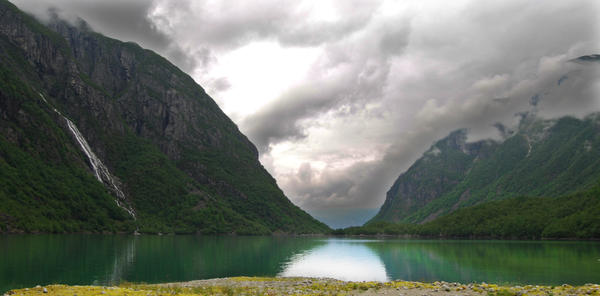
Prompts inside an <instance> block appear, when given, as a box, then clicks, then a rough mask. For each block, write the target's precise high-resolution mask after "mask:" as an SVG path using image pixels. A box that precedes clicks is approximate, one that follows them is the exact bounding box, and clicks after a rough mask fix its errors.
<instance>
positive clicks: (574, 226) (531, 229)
mask: <svg viewBox="0 0 600 296" xmlns="http://www.w3.org/2000/svg"><path fill="white" fill-rule="evenodd" d="M334 234H337V235H360V234H364V235H378V234H384V235H413V236H421V237H445V238H495V239H600V186H596V187H594V188H593V189H592V190H589V191H586V192H581V193H576V194H572V195H568V196H562V197H545V198H542V197H516V198H509V199H505V200H500V201H492V202H487V203H483V204H480V205H477V206H473V207H469V208H463V209H459V210H457V211H455V212H453V213H451V214H448V215H446V216H442V217H440V218H437V219H435V220H433V221H431V222H428V223H424V224H401V223H398V224H397V223H391V222H372V223H368V224H366V225H365V226H362V227H350V228H346V229H339V230H336V231H334Z"/></svg>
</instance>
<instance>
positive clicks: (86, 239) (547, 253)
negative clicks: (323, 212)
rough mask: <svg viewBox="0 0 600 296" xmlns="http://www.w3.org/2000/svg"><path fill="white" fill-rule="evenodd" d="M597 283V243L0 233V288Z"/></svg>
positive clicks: (599, 268)
mask: <svg viewBox="0 0 600 296" xmlns="http://www.w3.org/2000/svg"><path fill="white" fill-rule="evenodd" d="M241 275H247V276H316V277H332V278H337V279H342V280H356V281H362V280H378V281H386V280H395V279H403V280H416V281H436V280H444V281H452V282H463V283H468V282H482V281H485V282H488V283H508V284H548V285H557V284H563V283H568V284H585V283H590V282H593V283H600V243H598V242H540V241H534V242H519V241H450V240H399V239H383V240H382V239H364V240H363V239H360V240H357V239H338V238H294V237H206V236H118V235H106V236H104V235H18V236H12V235H11V236H0V292H4V291H6V290H8V289H12V288H20V287H31V286H35V285H38V284H40V285H46V284H51V283H64V284H93V285H112V284H118V283H119V282H121V281H129V282H147V283H157V282H174V281H189V280H196V279H206V278H215V277H229V276H241Z"/></svg>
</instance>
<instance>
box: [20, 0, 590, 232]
mask: <svg viewBox="0 0 600 296" xmlns="http://www.w3.org/2000/svg"><path fill="white" fill-rule="evenodd" d="M14 2H15V4H17V5H18V6H20V7H22V8H24V9H26V10H28V11H30V12H33V13H35V14H37V15H43V13H44V11H45V10H46V9H47V8H48V7H51V6H52V7H57V8H58V10H59V11H61V15H63V17H67V18H68V17H72V16H74V15H77V16H80V17H82V18H84V19H86V20H87V21H88V22H89V23H90V24H91V25H92V27H93V28H94V29H96V30H98V31H100V32H102V33H104V34H107V35H109V36H113V37H116V38H119V39H124V40H132V41H135V42H138V43H140V44H141V45H142V46H145V47H149V48H151V49H154V50H156V51H158V52H159V53H161V54H163V55H165V56H167V57H168V58H169V59H171V60H173V61H174V62H175V63H176V64H177V65H178V66H180V67H182V68H183V69H184V70H186V71H188V72H189V73H190V74H191V75H194V77H195V78H196V80H197V81H199V82H200V83H201V84H202V85H203V86H204V87H205V88H207V89H208V90H209V92H211V93H212V94H213V95H215V99H216V100H217V101H219V102H223V101H227V100H229V98H227V97H226V94H227V93H228V91H230V90H235V89H237V88H238V87H239V86H238V85H237V84H236V83H235V82H233V80H230V79H229V78H228V74H227V73H216V74H214V73H213V72H212V71H213V69H214V68H215V67H217V68H218V65H219V64H220V63H221V62H222V59H223V58H225V57H227V55H228V54H229V53H232V52H235V51H236V50H238V49H240V48H244V46H247V45H249V44H253V43H255V42H271V43H277V44H278V45H279V46H281V48H282V50H284V49H286V48H308V49H311V50H313V51H316V52H317V53H318V54H317V55H316V58H315V59H314V60H313V61H312V63H311V64H310V65H307V68H308V70H307V72H306V74H305V75H304V76H303V77H302V78H301V79H300V80H297V81H294V82H293V83H290V84H289V85H285V86H284V87H281V86H280V85H277V86H275V87H279V88H281V89H283V90H282V91H281V92H280V93H279V94H278V95H277V96H276V97H275V98H269V100H268V103H266V104H262V105H261V107H260V108H259V109H258V110H257V111H255V112H253V113H251V114H241V115H240V114H236V116H235V117H234V118H236V120H237V123H238V124H239V126H240V128H241V130H242V131H244V132H245V133H246V134H247V135H249V137H250V138H251V140H252V141H253V142H254V143H255V144H256V145H257V146H258V147H259V149H260V151H261V160H262V161H263V163H264V165H265V167H267V168H268V169H269V170H270V171H271V173H272V174H273V175H274V176H275V177H276V179H277V180H278V184H279V185H280V186H281V187H282V189H283V190H284V191H285V193H286V194H287V195H288V197H290V199H291V200H292V201H294V202H295V203H296V204H298V205H300V206H301V207H303V208H304V209H307V210H309V211H311V210H313V211H315V213H316V212H318V213H319V215H321V216H322V215H323V213H324V212H323V211H324V209H325V213H326V212H327V209H332V210H331V211H332V212H335V213H336V214H335V215H336V216H340V217H341V216H344V215H343V213H342V212H340V211H343V210H344V209H346V210H347V211H348V212H349V213H350V212H352V211H354V210H353V209H368V208H377V207H378V206H380V205H381V203H382V202H383V200H384V198H385V192H386V191H387V190H388V188H389V187H390V186H391V184H392V182H393V180H394V179H395V178H396V177H397V176H398V175H399V174H400V173H401V172H403V171H404V170H406V169H407V168H408V167H409V166H410V165H411V164H412V162H414V161H415V160H416V159H417V158H418V157H420V156H421V155H422V153H423V152H424V151H425V150H426V149H427V148H428V147H429V146H430V145H431V144H432V143H433V142H434V141H435V140H437V139H439V138H441V137H444V136H446V135H447V134H448V133H449V132H451V131H452V130H455V129H458V128H468V129H469V130H470V134H469V137H470V139H471V140H477V139H481V138H490V137H491V138H500V137H501V135H500V132H499V131H498V128H496V127H495V126H500V125H499V124H501V126H504V127H507V128H510V127H511V126H514V124H515V123H516V121H517V120H518V118H519V116H518V115H516V114H519V113H522V112H536V114H538V116H542V117H546V118H550V117H557V116H563V115H575V116H583V115H585V114H586V113H588V112H592V111H600V103H599V101H600V100H599V98H598V93H599V92H600V86H599V83H598V81H599V80H600V79H599V77H598V71H597V70H594V69H595V68H594V67H593V66H590V65H587V64H581V63H573V62H569V60H570V59H572V58H575V57H578V56H581V55H585V54H592V53H598V52H600V40H599V39H600V38H599V36H600V34H599V22H598V17H597V16H598V15H599V12H600V11H599V9H598V6H599V5H600V4H598V3H597V1H595V0H572V1H561V0H550V1H544V3H543V5H542V4H540V3H537V2H531V1H530V2H527V1H520V0H503V1H486V2H485V3H482V2H481V1H475V0H472V1H469V0H465V1H447V2H444V3H442V2H439V1H422V0H419V1H402V2H400V1H386V0H379V1H358V0H356V1H347V0H339V1H338V0H331V1H325V0H323V1H280V0H252V1H234V0H223V1H191V0H182V1H175V0H153V1H150V0H149V1H142V0H134V1H116V0H109V1H101V2H98V1H92V0H86V1H69V0H43V1H42V2H39V1H36V2H35V3H33V2H31V1H25V0H14ZM596 68H597V66H596ZM255 71H256V73H259V72H260V71H261V69H255ZM232 74H235V73H232ZM559 80H560V81H561V83H560V84H559V83H558V81H559ZM238 83H239V81H238ZM263 87H264V86H263ZM534 97H535V99H534V101H537V104H535V105H536V106H532V104H531V102H532V98H534ZM247 100H255V101H256V102H257V103H260V102H264V101H265V98H255V97H248V98H247ZM333 209H335V210H333ZM317 210H319V211H317ZM338 222H339V221H338ZM340 223H342V222H340ZM353 223H354V222H353ZM342 224H343V223H342Z"/></svg>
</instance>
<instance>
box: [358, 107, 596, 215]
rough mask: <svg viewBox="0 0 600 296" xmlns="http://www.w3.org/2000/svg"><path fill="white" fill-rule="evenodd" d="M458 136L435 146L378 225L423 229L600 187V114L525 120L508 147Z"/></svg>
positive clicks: (398, 184)
mask: <svg viewBox="0 0 600 296" xmlns="http://www.w3.org/2000/svg"><path fill="white" fill-rule="evenodd" d="M466 139H467V137H466V131H464V130H459V131H455V132H453V133H451V134H450V135H449V136H448V137H446V138H444V139H442V140H440V141H438V142H436V143H435V144H434V145H433V146H431V148H430V149H429V150H428V151H427V152H425V153H424V155H423V156H422V157H421V158H420V159H419V160H417V161H416V162H415V163H414V164H413V165H412V166H411V167H410V168H409V169H408V170H407V171H406V172H405V173H403V174H401V175H400V177H399V178H398V179H397V180H396V181H395V183H394V185H393V186H392V187H391V188H390V190H389V191H388V192H387V197H386V200H385V202H384V204H383V206H382V207H381V209H380V211H379V213H377V215H376V216H375V217H373V218H372V219H371V220H370V221H369V222H368V223H367V224H369V223H374V222H377V221H388V222H407V223H423V222H428V221H432V220H434V219H436V218H437V217H441V216H443V215H446V214H448V213H451V212H453V211H455V210H457V209H459V208H463V207H467V206H472V205H475V204H480V203H484V202H488V201H493V200H502V199H505V198H510V197H516V196H547V197H556V196H562V195H568V194H573V193H575V192H578V191H585V190H587V189H589V188H592V187H593V186H594V185H596V184H597V182H598V181H599V180H600V114H598V113H595V114H591V115H589V116H587V117H585V118H584V119H577V118H573V117H563V118H560V119H556V120H543V119H537V118H535V116H529V117H524V118H523V120H522V121H521V124H520V126H519V128H518V130H516V131H514V133H513V134H512V135H511V136H509V137H508V138H507V139H506V140H504V141H503V142H497V141H492V140H484V141H478V142H475V143H467V142H466Z"/></svg>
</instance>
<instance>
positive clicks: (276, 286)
mask: <svg viewBox="0 0 600 296" xmlns="http://www.w3.org/2000/svg"><path fill="white" fill-rule="evenodd" d="M8 295H11V296H17V295H23V296H29V295H61V296H62V295H65V296H91V295H100V296H109V295H127V296H158V295H165V296H166V295H169V296H173V295H182V296H183V295H253V296H254V295H269V296H271V295H363V296H369V295H401V296H429V295H431V296H437V295H440V296H442V295H478V296H480V295H502V296H503V295H519V296H521V295H600V285H598V284H586V285H583V286H570V285H560V286H537V285H525V286H499V285H496V284H486V283H472V284H459V283H448V282H433V283H424V282H409V281H390V282H346V281H339V280H334V279H327V278H279V277H276V278H271V277H233V278H219V279H210V280H197V281H191V282H180V283H167V284H153V285H148V284H132V283H124V284H121V285H120V286H117V287H102V286H68V285H49V286H45V287H41V286H37V287H35V288H26V289H18V290H11V291H9V292H7V293H6V294H5V296H8Z"/></svg>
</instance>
